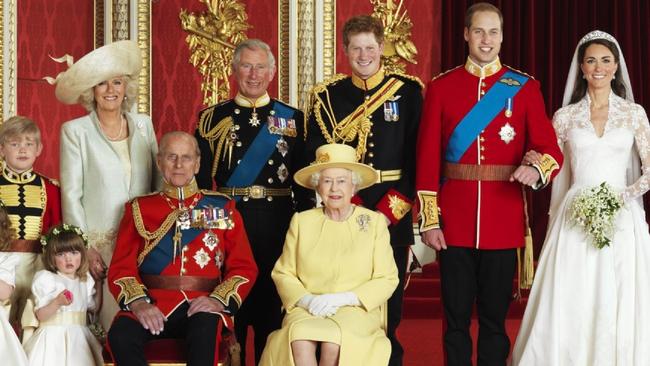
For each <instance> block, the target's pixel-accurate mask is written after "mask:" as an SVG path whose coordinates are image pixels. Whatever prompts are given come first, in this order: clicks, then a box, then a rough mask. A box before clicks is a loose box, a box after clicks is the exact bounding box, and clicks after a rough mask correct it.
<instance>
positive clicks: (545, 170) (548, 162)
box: [533, 154, 560, 189]
mask: <svg viewBox="0 0 650 366" xmlns="http://www.w3.org/2000/svg"><path fill="white" fill-rule="evenodd" d="M533 168H535V169H537V171H538V172H539V177H540V183H541V184H537V185H536V186H535V187H533V188H535V189H539V188H542V187H546V185H547V184H548V183H549V182H550V181H551V174H553V172H554V171H555V170H557V169H560V164H558V163H557V161H555V159H554V158H553V157H552V156H551V155H549V154H544V155H542V158H541V159H540V161H539V162H537V163H535V164H533Z"/></svg>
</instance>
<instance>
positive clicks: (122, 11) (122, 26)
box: [113, 0, 129, 42]
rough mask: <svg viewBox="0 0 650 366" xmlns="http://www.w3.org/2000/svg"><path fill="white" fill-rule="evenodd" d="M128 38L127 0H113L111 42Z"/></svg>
mask: <svg viewBox="0 0 650 366" xmlns="http://www.w3.org/2000/svg"><path fill="white" fill-rule="evenodd" d="M126 39H129V0H113V42H115V41H123V40H126Z"/></svg>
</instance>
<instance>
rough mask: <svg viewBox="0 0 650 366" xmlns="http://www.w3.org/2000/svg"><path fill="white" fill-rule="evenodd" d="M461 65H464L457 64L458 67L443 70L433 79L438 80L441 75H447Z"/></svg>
mask: <svg viewBox="0 0 650 366" xmlns="http://www.w3.org/2000/svg"><path fill="white" fill-rule="evenodd" d="M459 67H463V65H458V66H456V67H454V68H451V69H449V70H447V71H443V72H441V73H440V74H438V75H436V76H434V77H433V78H432V79H431V80H436V79H437V78H439V77H442V76H445V75H447V74H448V73H450V72H452V71H454V70H456V69H457V68H459Z"/></svg>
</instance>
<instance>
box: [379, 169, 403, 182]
mask: <svg viewBox="0 0 650 366" xmlns="http://www.w3.org/2000/svg"><path fill="white" fill-rule="evenodd" d="M375 170H377V173H379V177H378V178H377V182H376V183H382V182H394V181H396V180H400V179H402V169H393V170H378V169H375Z"/></svg>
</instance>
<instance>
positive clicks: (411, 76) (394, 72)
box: [386, 71, 424, 89]
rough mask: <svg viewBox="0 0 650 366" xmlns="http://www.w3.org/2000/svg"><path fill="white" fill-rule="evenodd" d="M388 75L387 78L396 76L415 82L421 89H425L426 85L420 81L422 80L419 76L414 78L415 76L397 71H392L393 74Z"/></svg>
mask: <svg viewBox="0 0 650 366" xmlns="http://www.w3.org/2000/svg"><path fill="white" fill-rule="evenodd" d="M386 75H387V76H392V75H395V76H399V77H401V78H404V79H408V80H411V81H413V82H415V83H416V84H418V85H419V86H420V88H422V89H424V83H423V82H422V80H420V78H419V77H417V76H413V75H409V74H404V73H401V72H397V71H391V72H389V73H388V74H386Z"/></svg>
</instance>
